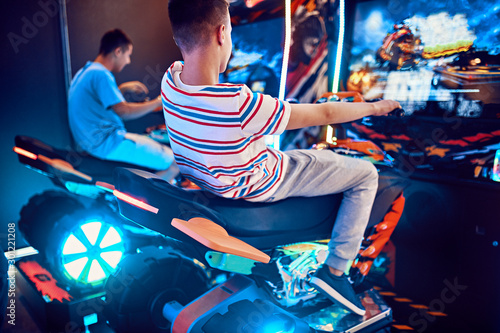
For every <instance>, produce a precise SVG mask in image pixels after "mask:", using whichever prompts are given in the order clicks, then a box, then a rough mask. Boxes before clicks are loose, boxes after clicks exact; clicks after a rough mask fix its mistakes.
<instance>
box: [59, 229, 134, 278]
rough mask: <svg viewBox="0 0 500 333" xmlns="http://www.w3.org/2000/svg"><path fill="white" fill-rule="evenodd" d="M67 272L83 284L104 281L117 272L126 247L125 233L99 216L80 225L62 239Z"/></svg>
mask: <svg viewBox="0 0 500 333" xmlns="http://www.w3.org/2000/svg"><path fill="white" fill-rule="evenodd" d="M62 244H63V245H62V254H61V260H62V267H63V268H64V274H66V275H67V276H69V277H70V278H71V279H74V280H75V281H77V282H79V283H83V284H91V285H96V284H102V283H103V282H104V280H105V279H106V278H107V277H108V276H109V275H110V274H111V273H113V272H114V270H115V269H116V266H117V265H118V263H119V262H120V260H121V258H122V256H123V252H124V251H125V247H124V244H123V239H122V235H121V234H120V232H119V231H118V230H117V229H116V228H115V227H113V226H111V225H109V224H107V223H105V222H101V221H99V220H95V221H86V222H85V223H83V224H80V225H78V226H76V227H75V228H74V229H73V230H71V231H70V233H69V235H68V236H67V237H66V238H65V239H64V240H63V242H62Z"/></svg>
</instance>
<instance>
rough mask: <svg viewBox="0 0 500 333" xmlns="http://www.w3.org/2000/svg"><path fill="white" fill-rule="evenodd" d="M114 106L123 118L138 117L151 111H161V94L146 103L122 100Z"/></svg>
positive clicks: (114, 109)
mask: <svg viewBox="0 0 500 333" xmlns="http://www.w3.org/2000/svg"><path fill="white" fill-rule="evenodd" d="M112 108H113V111H115V112H116V114H118V115H119V116H120V118H122V119H123V120H132V119H137V118H140V117H142V116H144V115H146V114H148V113H150V112H155V111H161V96H158V97H157V98H155V99H153V100H151V101H147V102H144V103H129V102H121V103H118V104H115V105H113V106H112Z"/></svg>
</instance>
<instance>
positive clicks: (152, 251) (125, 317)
mask: <svg viewBox="0 0 500 333" xmlns="http://www.w3.org/2000/svg"><path fill="white" fill-rule="evenodd" d="M207 281H208V279H207V276H206V273H205V272H204V270H203V268H201V267H200V266H198V265H197V264H195V263H194V262H193V260H192V259H190V258H188V257H186V256H184V255H183V254H181V253H180V252H178V251H174V250H173V249H171V248H163V249H161V248H156V247H148V248H144V249H143V252H141V253H137V254H133V255H130V256H128V257H126V258H125V259H124V260H123V261H122V262H121V263H120V264H119V265H118V270H117V271H116V272H115V273H114V274H113V275H111V276H110V277H109V279H108V281H107V282H106V286H105V289H106V307H105V315H106V319H107V320H108V321H109V324H110V326H111V327H112V328H113V329H114V330H116V331H117V332H120V333H124V332H131V333H132V332H170V328H171V322H169V321H168V320H167V319H165V317H164V316H163V307H164V305H165V304H167V303H169V302H172V301H176V302H177V303H179V304H180V305H182V306H185V305H187V304H188V303H190V302H191V301H192V300H194V299H196V298H197V297H199V296H201V295H202V294H203V293H204V292H206V291H207V290H208V283H207Z"/></svg>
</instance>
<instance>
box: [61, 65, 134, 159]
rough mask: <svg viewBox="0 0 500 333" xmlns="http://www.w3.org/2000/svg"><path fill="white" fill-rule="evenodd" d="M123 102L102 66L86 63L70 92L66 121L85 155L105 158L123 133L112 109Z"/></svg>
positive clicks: (111, 79)
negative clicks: (67, 120) (86, 153)
mask: <svg viewBox="0 0 500 333" xmlns="http://www.w3.org/2000/svg"><path fill="white" fill-rule="evenodd" d="M124 100H125V99H124V98H123V95H122V94H121V92H120V90H119V89H118V86H117V84H116V80H115V77H114V76H113V74H112V73H111V72H110V71H109V70H108V69H106V68H105V67H104V66H103V65H102V64H100V63H96V62H91V61H89V62H87V64H86V65H85V66H84V67H83V68H82V69H80V70H79V71H78V72H77V73H76V75H75V77H74V78H73V81H72V82H71V86H70V88H69V97H68V118H69V126H70V129H71V133H72V134H73V138H74V139H75V141H76V143H77V144H78V146H79V147H80V148H81V149H83V150H84V151H86V152H88V153H90V154H92V155H94V156H96V157H100V158H105V157H106V155H108V154H109V153H110V152H111V151H112V150H113V149H114V148H116V147H117V146H118V144H120V143H121V142H122V141H123V139H124V135H125V133H126V130H125V126H124V124H123V121H122V119H121V118H120V116H118V115H117V114H116V113H115V112H114V111H113V109H112V108H111V106H113V105H115V104H118V103H120V102H123V101H124Z"/></svg>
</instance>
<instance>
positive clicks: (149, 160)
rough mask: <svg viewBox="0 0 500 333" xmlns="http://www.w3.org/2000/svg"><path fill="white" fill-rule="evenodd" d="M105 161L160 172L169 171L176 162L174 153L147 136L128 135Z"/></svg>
mask: <svg viewBox="0 0 500 333" xmlns="http://www.w3.org/2000/svg"><path fill="white" fill-rule="evenodd" d="M103 159H106V160H111V161H118V162H126V163H130V164H135V165H137V166H142V167H145V168H148V169H153V170H158V171H160V170H167V169H168V168H169V167H170V165H171V164H172V163H173V162H174V153H173V152H172V149H170V147H168V146H166V145H163V144H161V143H159V142H156V141H155V140H153V139H151V138H149V137H148V136H146V135H140V134H135V133H126V134H125V140H123V141H122V142H121V143H120V145H118V147H116V148H115V149H114V150H113V151H112V152H111V153H109V154H108V155H107V156H105V157H104V158H103Z"/></svg>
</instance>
